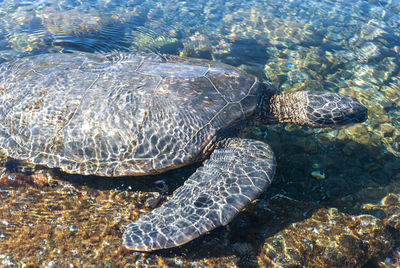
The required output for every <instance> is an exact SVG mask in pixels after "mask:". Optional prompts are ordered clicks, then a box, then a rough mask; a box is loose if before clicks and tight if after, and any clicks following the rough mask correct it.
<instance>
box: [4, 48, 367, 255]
mask: <svg viewBox="0 0 400 268" xmlns="http://www.w3.org/2000/svg"><path fill="white" fill-rule="evenodd" d="M0 115H1V119H0V147H1V148H3V149H4V150H5V151H6V152H7V153H8V155H9V156H10V157H11V158H15V159H22V160H25V161H27V162H30V163H33V164H39V165H45V166H47V167H58V168H60V169H62V170H63V171H65V172H67V173H79V174H85V175H86V174H94V175H100V176H113V177H115V176H134V175H147V174H157V173H160V172H163V171H166V170H169V169H173V168H178V167H181V166H184V165H187V164H190V163H193V162H195V161H203V160H205V161H204V163H203V166H202V167H200V168H198V169H197V171H195V172H194V173H193V174H192V175H191V176H190V177H189V178H188V179H187V180H186V182H185V183H184V185H183V186H181V187H179V188H178V189H177V190H175V192H174V193H173V195H172V197H171V198H170V200H168V201H167V202H166V203H164V204H163V205H162V206H160V207H159V208H156V209H154V210H153V211H152V212H150V213H148V214H147V215H143V216H141V218H140V219H139V220H137V221H135V222H133V223H131V224H129V225H128V226H127V227H126V230H125V233H124V235H123V243H124V245H125V246H126V247H127V248H129V249H133V250H138V251H151V250H157V249H164V248H170V247H175V246H178V245H182V244H184V243H187V242H189V241H191V240H192V239H194V238H196V237H198V236H200V235H201V234H204V233H206V232H208V231H210V230H212V229H214V228H216V227H218V226H221V225H226V224H227V223H229V222H230V221H231V220H232V218H233V217H234V216H235V215H236V214H237V213H239V212H240V211H241V209H242V208H244V207H245V206H246V205H247V204H249V203H250V202H251V201H252V200H254V199H255V198H256V197H257V196H258V195H259V194H260V193H262V192H263V191H264V190H265V189H266V188H267V187H268V186H269V185H270V184H271V181H272V179H273V176H274V172H275V158H274V154H273V152H272V150H271V148H270V147H269V146H268V145H267V144H265V143H264V142H262V141H258V140H252V139H244V138H239V136H238V133H240V131H242V130H243V129H244V128H245V127H247V126H251V125H254V124H271V123H285V122H291V123H295V124H299V125H307V126H311V127H325V126H336V125H345V124H348V123H356V122H362V121H364V120H365V119H366V117H367V109H366V108H365V107H364V106H362V105H361V104H360V103H359V102H357V101H356V100H355V99H353V98H351V97H349V96H345V95H341V94H335V93H321V92H315V93H311V92H306V91H301V92H294V93H282V94H274V93H273V92H271V90H269V89H268V88H267V87H265V86H263V85H262V83H260V81H259V80H258V79H257V78H256V77H253V76H252V75H249V74H246V73H245V72H243V71H240V70H238V69H236V68H234V67H232V66H228V65H225V64H222V63H218V62H213V61H208V60H202V59H192V58H185V57H178V56H160V55H156V54H151V53H150V54H146V53H121V54H118V55H116V54H112V55H104V54H90V53H69V54H67V53H65V54H60V53H57V54H56V53H55V54H44V55H36V56H30V57H25V58H21V59H18V60H15V61H14V62H10V63H4V64H2V65H1V67H0Z"/></svg>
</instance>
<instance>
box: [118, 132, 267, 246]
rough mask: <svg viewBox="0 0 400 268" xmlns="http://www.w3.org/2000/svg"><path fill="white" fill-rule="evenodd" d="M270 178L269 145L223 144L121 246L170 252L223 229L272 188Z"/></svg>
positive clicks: (128, 232)
mask: <svg viewBox="0 0 400 268" xmlns="http://www.w3.org/2000/svg"><path fill="white" fill-rule="evenodd" d="M274 172H275V158H274V155H273V153H272V151H271V149H270V147H269V146H268V145H267V144H265V143H263V142H261V141H256V140H248V139H239V138H232V139H227V140H225V141H223V142H221V143H220V145H219V146H218V148H217V149H215V150H214V152H213V153H212V154H211V157H210V159H209V160H207V161H205V162H204V166H203V167H200V168H199V169H198V170H197V171H196V172H195V173H193V174H192V175H191V176H190V177H189V179H188V180H187V181H186V182H185V184H184V185H182V186H181V187H180V188H178V189H177V190H176V191H175V192H174V193H173V196H172V198H171V200H169V201H168V202H166V203H165V204H163V205H162V206H161V207H159V208H157V209H155V210H153V211H152V212H150V213H148V214H146V215H144V216H142V217H141V218H140V219H139V220H137V221H135V222H133V223H131V224H129V225H128V226H127V228H126V230H125V233H124V236H123V240H124V245H125V246H126V247H127V248H128V249H132V250H138V251H152V250H157V249H164V248H171V247H175V246H179V245H182V244H185V243H187V242H189V241H191V240H193V239H195V238H196V237H198V236H200V235H202V234H204V233H206V232H208V231H210V230H212V229H214V228H216V227H218V226H221V225H226V224H228V223H229V222H230V221H231V220H232V218H233V217H234V216H235V215H236V214H237V213H239V212H240V211H241V210H242V209H243V208H244V207H245V206H247V205H248V204H249V203H250V202H251V201H252V200H254V199H255V198H256V197H257V196H258V195H259V194H260V193H262V192H263V191H264V190H265V189H266V188H267V187H268V186H269V185H270V184H271V181H272V178H273V176H274Z"/></svg>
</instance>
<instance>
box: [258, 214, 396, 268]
mask: <svg viewBox="0 0 400 268" xmlns="http://www.w3.org/2000/svg"><path fill="white" fill-rule="evenodd" d="M390 246H391V240H390V234H389V232H388V231H387V230H386V227H385V225H384V223H383V221H382V220H379V219H377V218H375V217H373V216H369V215H361V216H350V215H347V214H344V213H341V212H339V211H338V210H337V209H335V208H331V209H326V208H321V209H319V210H318V211H316V212H315V213H314V215H313V216H312V217H311V218H309V219H307V220H305V221H302V222H298V223H294V224H292V225H290V226H289V227H288V228H286V229H284V230H282V231H280V232H279V233H277V234H275V235H274V236H272V237H270V238H268V239H266V241H265V243H264V246H263V248H262V249H261V254H260V255H259V256H258V262H259V265H260V266H263V267H271V266H275V267H361V266H362V265H364V264H366V263H367V262H368V261H376V260H379V259H381V258H383V257H384V256H385V254H386V253H387V252H388V251H389V249H390Z"/></svg>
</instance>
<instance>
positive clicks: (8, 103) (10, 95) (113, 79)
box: [0, 53, 261, 176]
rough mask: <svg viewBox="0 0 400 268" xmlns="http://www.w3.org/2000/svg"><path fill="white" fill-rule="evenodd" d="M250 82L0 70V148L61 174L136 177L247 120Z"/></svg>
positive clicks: (199, 72) (158, 59) (92, 68)
mask: <svg viewBox="0 0 400 268" xmlns="http://www.w3.org/2000/svg"><path fill="white" fill-rule="evenodd" d="M258 84H259V83H258V81H257V79H256V78H255V77H253V76H250V75H248V74H246V73H244V72H241V71H239V70H238V69H236V68H234V67H231V66H228V65H225V64H221V63H217V62H212V61H206V60H200V59H191V58H183V57H173V56H169V57H164V56H158V55H155V54H138V53H127V54H118V55H101V54H89V53H71V54H44V55H37V56H31V57H26V58H23V59H18V60H16V61H14V62H11V63H5V64H3V65H2V66H1V67H0V147H1V148H2V149H4V150H6V151H7V154H8V155H9V156H10V157H12V158H15V159H22V160H26V161H28V162H31V163H34V164H40V165H45V166H48V167H58V168H61V169H62V170H63V171H65V172H68V173H78V174H84V175H88V174H95V175H104V176H125V175H144V174H154V173H158V172H162V171H164V170H167V169H170V168H175V167H178V166H182V165H185V164H188V163H191V162H193V161H194V160H196V159H198V158H199V155H201V152H202V150H203V149H204V147H205V146H206V145H207V144H209V143H210V142H211V141H212V140H213V138H214V137H215V136H216V135H217V132H218V131H219V130H221V129H223V128H226V127H228V126H230V125H231V124H232V123H233V122H236V121H239V120H243V119H246V118H247V117H249V116H251V114H252V113H253V111H254V109H255V107H256V106H257V103H258V101H259V96H260V94H261V92H260V90H261V89H260V88H261V87H259V85H258Z"/></svg>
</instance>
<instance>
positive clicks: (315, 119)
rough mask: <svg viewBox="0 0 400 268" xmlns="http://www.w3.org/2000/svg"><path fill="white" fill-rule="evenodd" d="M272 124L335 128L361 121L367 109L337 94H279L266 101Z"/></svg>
mask: <svg viewBox="0 0 400 268" xmlns="http://www.w3.org/2000/svg"><path fill="white" fill-rule="evenodd" d="M267 109H268V110H269V114H270V118H272V120H271V119H267V121H270V122H273V123H295V124H298V125H306V126H310V127H334V126H342V125H347V124H352V123H360V122H363V121H364V120H365V119H366V118H367V115H368V110H367V108H365V107H364V106H363V105H362V104H361V103H359V102H358V101H357V100H356V99H354V98H352V97H350V96H347V95H343V94H338V93H325V92H307V91H299V92H294V93H282V94H276V95H273V96H271V98H270V99H269V107H268V108H267Z"/></svg>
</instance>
